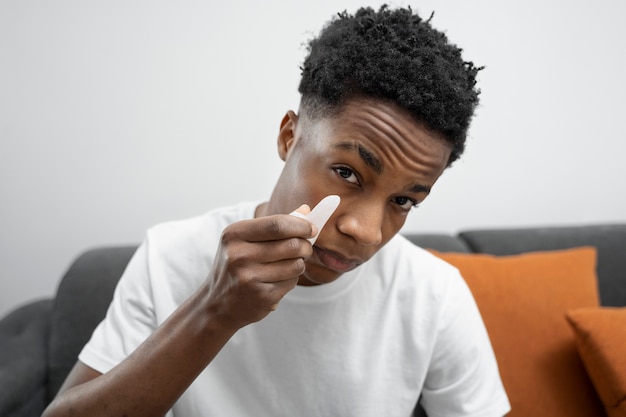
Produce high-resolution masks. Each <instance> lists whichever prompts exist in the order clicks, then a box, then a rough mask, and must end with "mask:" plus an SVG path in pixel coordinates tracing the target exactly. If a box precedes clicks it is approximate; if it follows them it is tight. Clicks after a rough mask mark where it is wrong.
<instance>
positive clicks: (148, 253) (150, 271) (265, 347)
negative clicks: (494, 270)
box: [79, 203, 510, 417]
mask: <svg viewBox="0 0 626 417" xmlns="http://www.w3.org/2000/svg"><path fill="white" fill-rule="evenodd" d="M255 208H256V204H255V203H244V204H240V205H238V206H235V207H230V208H225V209H220V210H214V211H211V212H209V213H207V214H205V215H204V216H201V217H196V218H193V219H189V220H184V221H179V222H171V223H165V224H162V225H159V226H156V227H154V228H152V229H150V230H149V231H148V234H147V237H146V240H145V241H144V243H143V244H142V245H141V246H140V247H139V249H138V250H137V253H136V254H135V256H134V257H133V259H132V260H131V262H130V263H129V265H128V267H127V269H126V271H125V273H124V275H123V277H122V278H121V280H120V283H119V284H118V287H117V289H116V291H115V295H114V298H113V301H112V303H111V306H110V308H109V310H108V312H107V316H106V318H105V319H104V320H103V321H102V323H100V325H99V326H98V327H97V328H96V330H95V331H94V334H93V336H92V338H91V340H90V341H89V343H88V344H87V345H86V346H85V348H84V349H83V351H82V352H81V354H80V356H79V359H80V360H81V361H82V362H83V363H85V364H87V365H88V366H90V367H92V368H94V369H96V370H97V371H99V372H102V373H105V372H107V371H109V370H110V369H111V368H112V367H114V366H115V365H116V364H118V363H119V362H121V361H122V360H124V359H125V358H126V357H127V356H128V355H129V354H130V353H131V352H132V351H133V350H134V349H135V348H136V347H137V346H138V345H139V344H140V343H141V342H142V341H143V340H144V339H146V338H147V337H148V336H149V335H150V334H151V333H152V332H153V331H154V330H155V328H156V327H158V326H159V325H160V324H161V323H163V321H164V320H165V319H166V318H167V317H168V316H169V315H170V314H171V313H172V312H173V311H174V310H175V309H176V308H177V306H179V305H180V304H181V303H182V302H183V300H185V299H186V298H187V297H189V296H190V295H191V294H192V293H193V292H194V291H195V290H196V289H197V288H198V287H199V286H200V285H201V283H202V282H204V280H206V279H207V276H208V274H209V271H210V269H211V265H212V262H213V255H214V254H215V252H216V250H217V246H218V242H219V237H220V235H221V232H222V230H223V229H224V227H226V226H227V225H228V224H230V223H233V222H235V221H239V220H243V219H249V218H252V217H253V215H254V210H255ZM181 343H184V341H182V340H181ZM182 360H184V358H183V359H182ZM420 395H421V396H422V405H423V407H424V408H425V409H426V411H427V413H428V415H429V416H430V417H451V416H472V417H482V416H485V417H495V416H502V415H504V414H505V413H506V412H508V410H509V408H510V407H509V402H508V399H507V396H506V393H505V391H504V388H503V386H502V383H501V380H500V376H499V373H498V368H497V364H496V361H495V357H494V355H493V351H492V348H491V345H490V342H489V339H488V337H487V333H486V331H485V328H484V325H483V323H482V320H481V317H480V315H479V312H478V309H477V307H476V304H475V302H474V299H473V298H472V296H471V293H470V291H469V289H468V287H467V286H466V284H465V282H464V281H463V279H462V278H461V276H460V275H459V273H458V271H457V270H456V269H455V268H453V267H452V266H450V265H448V264H446V263H445V262H443V261H442V260H440V259H438V258H436V257H434V256H432V255H431V254H429V253H428V252H426V251H424V250H423V249H420V248H418V247H417V246H415V245H413V244H411V243H410V242H409V241H408V240H406V239H405V238H403V237H401V236H396V237H394V238H393V239H392V240H391V241H390V242H389V243H388V244H387V245H386V246H385V247H383V248H382V249H381V250H380V251H379V252H378V253H377V254H376V255H375V256H374V257H373V258H372V259H370V260H369V261H368V262H366V263H365V264H363V265H361V266H360V267H359V268H357V269H355V270H354V271H351V272H349V273H347V274H344V275H343V276H342V277H341V278H339V279H338V280H336V281H334V282H332V283H329V284H325V285H319V286H313V287H303V286H297V287H296V288H295V289H294V290H292V291H291V292H289V293H288V294H287V295H286V296H285V297H284V298H283V300H282V301H281V302H280V304H279V306H278V309H277V310H276V311H274V312H272V313H271V314H269V315H268V316H267V317H266V318H264V319H263V320H261V321H260V322H258V323H254V324H251V325H248V326H246V327H244V328H242V329H240V330H239V331H238V332H237V333H236V334H235V335H234V336H233V337H232V338H231V339H230V340H229V341H228V343H227V344H226V345H225V346H224V348H223V349H222V350H221V351H220V352H219V354H218V355H217V357H216V358H215V359H214V360H213V361H212V362H211V363H210V364H209V365H208V366H207V367H206V368H205V370H204V371H203V372H202V373H201V374H200V375H199V376H198V378H197V379H196V380H195V381H194V383H193V384H192V385H191V386H190V387H189V389H188V390H187V391H186V392H185V393H184V394H183V396H182V397H181V398H180V399H179V400H178V402H177V403H176V405H175V406H174V408H173V409H172V410H171V412H170V415H172V416H175V417H193V416H198V417H199V416H203V417H213V416H225V417H238V416H255V417H258V416H268V417H269V416H271V417H276V416H299V417H304V416H320V417H329V416H351V415H353V416H359V417H364V416H376V417H379V416H388V417H391V416H402V417H408V416H410V415H411V412H412V410H413V408H414V407H415V404H416V402H417V400H418V398H419V397H420Z"/></svg>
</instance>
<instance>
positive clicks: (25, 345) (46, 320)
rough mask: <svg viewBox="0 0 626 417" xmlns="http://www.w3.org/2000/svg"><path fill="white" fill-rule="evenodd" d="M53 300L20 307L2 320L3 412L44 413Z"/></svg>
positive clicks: (0, 377)
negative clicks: (47, 354) (47, 353)
mask: <svg viewBox="0 0 626 417" xmlns="http://www.w3.org/2000/svg"><path fill="white" fill-rule="evenodd" d="M51 310H52V300H40V301H36V302H33V303H30V304H27V305H25V306H23V307H20V308H18V309H16V310H14V311H13V312H12V313H10V314H9V315H8V316H6V317H5V318H4V319H2V321H0V352H2V354H1V355H0V387H1V388H0V415H1V416H14V417H20V416H33V415H37V416H38V415H41V413H42V412H43V409H44V408H45V406H46V404H47V402H46V391H45V381H46V349H47V347H48V334H49V330H50V311H51Z"/></svg>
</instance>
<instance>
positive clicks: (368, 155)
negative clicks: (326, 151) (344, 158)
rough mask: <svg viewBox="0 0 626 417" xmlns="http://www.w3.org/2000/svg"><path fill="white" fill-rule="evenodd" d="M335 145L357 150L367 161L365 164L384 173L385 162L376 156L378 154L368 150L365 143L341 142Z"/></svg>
mask: <svg viewBox="0 0 626 417" xmlns="http://www.w3.org/2000/svg"><path fill="white" fill-rule="evenodd" d="M335 147H336V148H338V149H346V150H349V151H357V152H358V153H359V156H360V157H361V159H362V160H363V162H365V165H367V166H368V167H370V168H372V169H373V170H374V172H376V173H377V174H379V175H380V174H382V172H383V168H384V167H383V163H382V162H381V161H380V159H378V158H377V157H376V155H374V154H373V153H372V152H370V151H368V150H367V149H366V148H365V147H364V146H363V145H361V144H358V145H357V144H355V143H352V142H339V143H337V144H336V145H335Z"/></svg>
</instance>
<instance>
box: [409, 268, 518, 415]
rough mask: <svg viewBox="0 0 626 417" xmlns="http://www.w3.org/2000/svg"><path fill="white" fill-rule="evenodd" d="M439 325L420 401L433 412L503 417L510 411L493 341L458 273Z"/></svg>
mask: <svg viewBox="0 0 626 417" xmlns="http://www.w3.org/2000/svg"><path fill="white" fill-rule="evenodd" d="M438 327H439V331H438V334H437V339H436V341H435V345H434V351H433V358H432V361H431V366H430V368H429V370H428V373H427V376H426V381H425V384H424V388H423V390H422V399H421V404H422V406H423V407H424V409H425V410H426V412H427V414H428V416H429V417H444V416H446V417H447V416H467V417H496V416H498V417H501V416H503V415H505V414H506V413H508V412H509V411H510V405H509V401H508V398H507V395H506V392H505V390H504V387H503V385H502V381H501V379H500V374H499V371H498V365H497V363H496V358H495V355H494V353H493V349H492V347H491V342H490V340H489V337H488V335H487V331H486V329H485V326H484V324H483V321H482V317H481V316H480V313H479V311H478V307H477V306H476V302H475V301H474V298H473V296H472V294H471V292H470V290H469V288H468V287H467V284H466V283H465V281H464V280H463V278H462V277H461V276H460V274H458V273H456V274H455V275H454V276H453V277H452V279H451V281H450V284H449V286H448V289H447V291H446V295H445V297H444V299H443V305H442V309H441V310H440V316H439V326H438Z"/></svg>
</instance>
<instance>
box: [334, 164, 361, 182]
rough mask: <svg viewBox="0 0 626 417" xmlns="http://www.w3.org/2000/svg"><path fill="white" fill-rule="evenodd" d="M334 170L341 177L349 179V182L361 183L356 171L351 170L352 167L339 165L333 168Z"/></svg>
mask: <svg viewBox="0 0 626 417" xmlns="http://www.w3.org/2000/svg"><path fill="white" fill-rule="evenodd" d="M333 170H334V171H335V173H337V175H339V176H340V177H341V178H343V179H344V180H346V181H348V182H349V183H352V184H356V185H358V184H359V179H358V178H357V176H356V174H355V173H354V171H353V170H351V169H350V168H346V167H337V168H333Z"/></svg>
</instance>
